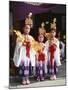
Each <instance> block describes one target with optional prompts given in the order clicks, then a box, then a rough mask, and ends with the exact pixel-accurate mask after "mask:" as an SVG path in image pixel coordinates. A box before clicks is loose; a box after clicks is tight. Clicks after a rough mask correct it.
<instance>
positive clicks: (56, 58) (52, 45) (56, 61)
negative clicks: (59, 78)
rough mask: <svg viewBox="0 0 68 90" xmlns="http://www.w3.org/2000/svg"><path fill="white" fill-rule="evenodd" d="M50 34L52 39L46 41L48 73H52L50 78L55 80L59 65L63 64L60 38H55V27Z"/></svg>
mask: <svg viewBox="0 0 68 90" xmlns="http://www.w3.org/2000/svg"><path fill="white" fill-rule="evenodd" d="M50 36H51V38H50V40H48V41H46V43H45V46H46V49H47V55H48V73H49V74H50V79H51V80H55V79H56V73H57V71H58V68H57V67H58V66H60V65H61V62H60V49H59V40H58V39H56V38H55V36H56V30H55V29H51V32H50Z"/></svg>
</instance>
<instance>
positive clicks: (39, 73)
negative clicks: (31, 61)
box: [36, 61, 45, 77]
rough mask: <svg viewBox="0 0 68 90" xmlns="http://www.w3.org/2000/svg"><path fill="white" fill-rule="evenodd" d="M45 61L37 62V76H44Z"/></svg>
mask: <svg viewBox="0 0 68 90" xmlns="http://www.w3.org/2000/svg"><path fill="white" fill-rule="evenodd" d="M44 72H45V71H44V61H37V63H36V76H37V77H38V76H40V77H42V76H44Z"/></svg>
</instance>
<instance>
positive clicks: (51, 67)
mask: <svg viewBox="0 0 68 90" xmlns="http://www.w3.org/2000/svg"><path fill="white" fill-rule="evenodd" d="M47 68H48V73H49V74H51V75H54V74H57V72H58V68H57V66H56V62H54V65H52V64H51V62H50V61H48V65H47Z"/></svg>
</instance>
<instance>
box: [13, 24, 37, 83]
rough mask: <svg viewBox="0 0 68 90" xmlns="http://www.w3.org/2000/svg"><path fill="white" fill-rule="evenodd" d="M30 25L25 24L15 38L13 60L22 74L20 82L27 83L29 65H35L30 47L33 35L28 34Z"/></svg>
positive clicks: (33, 52) (28, 81)
mask: <svg viewBox="0 0 68 90" xmlns="http://www.w3.org/2000/svg"><path fill="white" fill-rule="evenodd" d="M29 32H30V26H29V25H25V27H24V33H23V34H21V35H20V33H19V34H18V35H19V37H18V38H17V44H16V49H15V53H14V58H13V61H14V63H15V65H16V66H17V67H19V73H20V75H21V76H22V84H29V83H30V80H29V73H30V70H29V68H30V65H32V66H35V54H36V53H35V50H34V49H33V48H32V47H31V43H32V42H33V41H34V39H33V37H32V36H30V35H29Z"/></svg>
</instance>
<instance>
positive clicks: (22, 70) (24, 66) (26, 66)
mask: <svg viewBox="0 0 68 90" xmlns="http://www.w3.org/2000/svg"><path fill="white" fill-rule="evenodd" d="M31 68H32V67H31V62H30V61H29V63H28V62H25V61H24V62H21V64H20V67H19V75H20V76H22V77H27V76H29V75H31V72H32V70H31Z"/></svg>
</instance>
